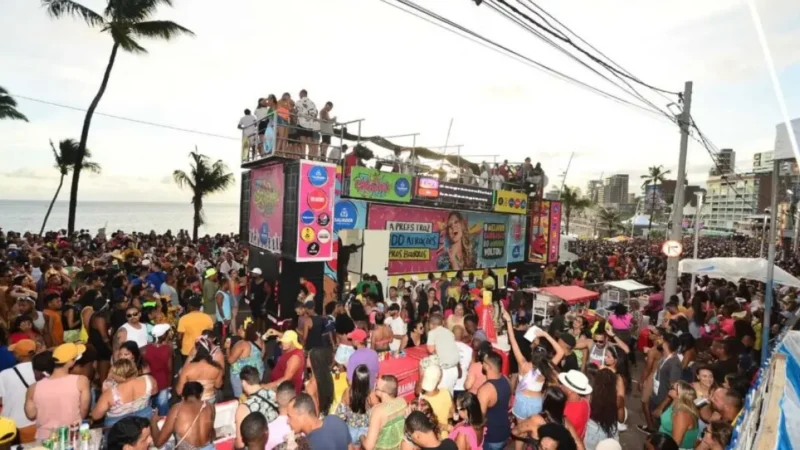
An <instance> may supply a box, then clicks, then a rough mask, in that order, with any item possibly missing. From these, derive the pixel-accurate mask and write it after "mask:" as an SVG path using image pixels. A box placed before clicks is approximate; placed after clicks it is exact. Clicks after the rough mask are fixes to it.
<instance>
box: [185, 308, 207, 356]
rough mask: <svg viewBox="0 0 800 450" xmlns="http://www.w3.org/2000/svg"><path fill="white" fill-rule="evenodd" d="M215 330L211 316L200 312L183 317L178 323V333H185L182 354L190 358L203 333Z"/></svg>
mask: <svg viewBox="0 0 800 450" xmlns="http://www.w3.org/2000/svg"><path fill="white" fill-rule="evenodd" d="M213 328H214V322H213V321H212V320H211V316H209V315H208V314H204V313H202V312H200V311H192V312H190V313H189V314H186V315H185V316H183V317H181V319H180V320H179V321H178V333H183V342H181V353H182V354H183V355H184V356H189V354H190V353H192V347H194V343H195V341H197V338H198V337H200V335H201V334H202V333H203V331H206V330H211V329H213Z"/></svg>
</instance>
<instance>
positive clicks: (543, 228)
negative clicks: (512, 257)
mask: <svg viewBox="0 0 800 450" xmlns="http://www.w3.org/2000/svg"><path fill="white" fill-rule="evenodd" d="M530 222H531V223H530V233H529V237H528V239H529V240H530V243H529V248H528V262H532V263H537V264H547V257H548V253H549V252H548V249H549V248H550V245H549V244H550V201H549V200H542V201H535V202H533V203H531V220H530Z"/></svg>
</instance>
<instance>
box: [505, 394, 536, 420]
mask: <svg viewBox="0 0 800 450" xmlns="http://www.w3.org/2000/svg"><path fill="white" fill-rule="evenodd" d="M511 412H512V413H514V417H516V418H517V419H527V418H528V417H531V416H533V415H536V414H539V413H540V412H542V397H528V396H526V395H522V394H520V393H517V394H516V395H515V396H514V407H513V408H511Z"/></svg>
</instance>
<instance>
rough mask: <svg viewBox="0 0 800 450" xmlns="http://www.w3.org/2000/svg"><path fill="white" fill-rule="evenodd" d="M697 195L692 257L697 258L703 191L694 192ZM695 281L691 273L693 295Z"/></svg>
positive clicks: (695, 276) (694, 276) (693, 274)
mask: <svg viewBox="0 0 800 450" xmlns="http://www.w3.org/2000/svg"><path fill="white" fill-rule="evenodd" d="M694 195H695V196H696V197H697V209H696V210H695V213H694V256H693V258H694V259H697V246H698V243H699V241H700V210H701V209H702V208H703V193H702V192H701V191H698V192H695V193H694ZM696 281H697V274H695V273H692V290H691V292H692V295H694V288H695V282H696Z"/></svg>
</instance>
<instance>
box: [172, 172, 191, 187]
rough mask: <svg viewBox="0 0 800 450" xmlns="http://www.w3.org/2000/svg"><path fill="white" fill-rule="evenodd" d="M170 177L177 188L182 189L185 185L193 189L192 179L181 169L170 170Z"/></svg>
mask: <svg viewBox="0 0 800 450" xmlns="http://www.w3.org/2000/svg"><path fill="white" fill-rule="evenodd" d="M172 179H173V180H174V181H175V184H177V185H178V187H179V188H181V189H183V188H184V187H185V186H188V187H189V188H190V189H192V190H194V183H193V182H192V179H191V178H189V176H188V175H186V172H184V171H182V170H176V171H174V172H172Z"/></svg>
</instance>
